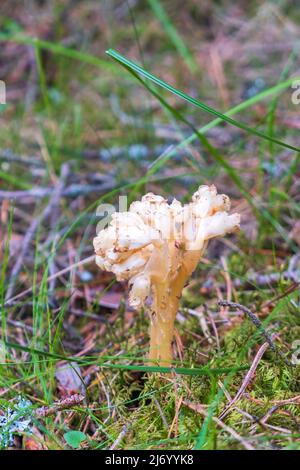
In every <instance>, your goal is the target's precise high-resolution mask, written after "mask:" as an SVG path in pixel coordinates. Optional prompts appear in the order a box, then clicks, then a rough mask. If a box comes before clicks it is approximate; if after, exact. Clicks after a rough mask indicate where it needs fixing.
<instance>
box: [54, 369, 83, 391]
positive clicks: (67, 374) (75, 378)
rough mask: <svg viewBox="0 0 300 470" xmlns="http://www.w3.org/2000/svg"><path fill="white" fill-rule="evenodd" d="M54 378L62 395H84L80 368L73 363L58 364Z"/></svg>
mask: <svg viewBox="0 0 300 470" xmlns="http://www.w3.org/2000/svg"><path fill="white" fill-rule="evenodd" d="M55 377H56V379H57V381H58V382H59V385H60V387H61V389H62V390H63V392H64V393H67V394H71V393H81V394H83V395H84V394H85V388H84V383H83V379H82V376H81V371H80V367H79V366H78V364H76V363H75V362H71V363H65V364H60V365H59V366H57V369H56V372H55Z"/></svg>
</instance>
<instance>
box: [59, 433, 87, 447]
mask: <svg viewBox="0 0 300 470" xmlns="http://www.w3.org/2000/svg"><path fill="white" fill-rule="evenodd" d="M64 438H65V441H66V443H67V444H68V445H69V446H70V447H72V449H78V447H79V446H80V444H81V443H82V442H83V441H84V440H85V439H86V435H85V434H84V433H83V432H81V431H68V432H66V433H65V434H64Z"/></svg>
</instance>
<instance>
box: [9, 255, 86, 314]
mask: <svg viewBox="0 0 300 470" xmlns="http://www.w3.org/2000/svg"><path fill="white" fill-rule="evenodd" d="M94 260H95V256H94V255H92V256H89V257H88V258H84V259H82V260H81V261H78V262H77V263H74V264H71V265H70V266H68V267H67V268H64V269H61V270H60V271H58V272H57V273H55V274H53V275H52V276H49V277H48V278H47V281H46V282H49V281H51V280H52V279H55V278H57V277H59V276H62V275H63V274H66V273H68V272H69V271H71V270H72V269H74V268H77V267H78V266H84V265H85V264H89V263H91V262H92V261H94ZM41 282H42V281H40V282H39V283H37V286H38V285H40V284H41ZM32 291H33V287H29V288H28V289H26V290H24V291H22V292H20V294H17V295H15V296H14V297H11V298H9V299H7V300H6V301H5V303H4V307H7V306H9V305H11V304H12V303H13V302H15V301H16V300H19V299H21V298H22V297H24V296H25V295H27V294H30V293H31V292H32Z"/></svg>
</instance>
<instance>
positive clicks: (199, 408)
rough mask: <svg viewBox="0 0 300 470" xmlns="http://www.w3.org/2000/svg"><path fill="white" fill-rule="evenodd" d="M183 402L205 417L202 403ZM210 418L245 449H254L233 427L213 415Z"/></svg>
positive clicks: (205, 413)
mask: <svg viewBox="0 0 300 470" xmlns="http://www.w3.org/2000/svg"><path fill="white" fill-rule="evenodd" d="M183 404H184V405H186V406H187V407H188V408H190V409H191V410H194V411H196V412H197V413H199V414H201V415H202V416H205V417H206V416H207V414H208V413H207V411H206V410H205V409H204V407H203V406H202V405H199V404H196V403H192V402H190V401H188V400H184V401H183ZM212 419H213V421H214V422H215V423H216V424H217V425H218V426H220V428H222V429H224V431H227V432H228V433H229V434H231V436H232V437H233V438H234V439H236V440H237V441H239V442H240V443H241V444H242V445H243V446H244V447H245V449H247V450H255V448H254V447H253V446H252V445H251V444H249V443H248V442H247V441H246V440H245V439H243V437H242V436H240V435H239V434H238V433H237V432H236V431H235V430H234V429H232V428H230V427H229V426H227V424H225V423H223V421H221V420H220V419H219V418H216V417H215V416H213V417H212Z"/></svg>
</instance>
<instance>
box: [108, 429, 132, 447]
mask: <svg viewBox="0 0 300 470" xmlns="http://www.w3.org/2000/svg"><path fill="white" fill-rule="evenodd" d="M128 427H129V426H127V425H125V426H123V427H122V431H121V432H120V434H119V435H118V437H117V439H116V440H115V442H114V443H113V444H112V445H111V446H110V448H109V450H114V449H115V448H116V447H117V446H118V445H119V444H120V442H121V441H122V439H123V437H124V436H125V435H126V433H127V431H128Z"/></svg>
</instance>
